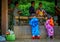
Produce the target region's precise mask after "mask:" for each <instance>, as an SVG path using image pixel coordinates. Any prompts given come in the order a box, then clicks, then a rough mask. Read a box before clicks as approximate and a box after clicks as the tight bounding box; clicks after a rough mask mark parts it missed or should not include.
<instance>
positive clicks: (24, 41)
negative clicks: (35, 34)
mask: <svg viewBox="0 0 60 42" xmlns="http://www.w3.org/2000/svg"><path fill="white" fill-rule="evenodd" d="M7 42H60V39H53V40H51V39H34V40H32V39H17V40H15V41H7Z"/></svg>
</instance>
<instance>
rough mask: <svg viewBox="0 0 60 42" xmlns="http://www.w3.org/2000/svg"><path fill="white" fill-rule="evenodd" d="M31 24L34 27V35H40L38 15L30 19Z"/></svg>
mask: <svg viewBox="0 0 60 42" xmlns="http://www.w3.org/2000/svg"><path fill="white" fill-rule="evenodd" d="M29 24H30V26H31V28H32V35H34V36H38V35H40V31H39V22H38V19H37V18H36V17H33V18H32V19H31V20H30V21H29Z"/></svg>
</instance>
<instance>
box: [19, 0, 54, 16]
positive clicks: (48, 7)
mask: <svg viewBox="0 0 60 42" xmlns="http://www.w3.org/2000/svg"><path fill="white" fill-rule="evenodd" d="M42 3H43V7H42V8H43V9H44V10H45V11H46V12H47V13H48V14H50V15H52V16H54V15H55V10H54V7H55V4H54V3H53V2H47V1H42ZM38 4H39V2H36V5H35V9H37V8H38ZM29 7H30V3H28V4H24V5H22V4H20V5H19V7H18V8H19V9H20V10H22V13H23V14H22V15H26V14H27V16H29Z"/></svg>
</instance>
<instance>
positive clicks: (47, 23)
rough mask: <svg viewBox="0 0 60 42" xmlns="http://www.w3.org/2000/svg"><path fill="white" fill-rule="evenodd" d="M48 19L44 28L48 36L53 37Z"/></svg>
mask: <svg viewBox="0 0 60 42" xmlns="http://www.w3.org/2000/svg"><path fill="white" fill-rule="evenodd" d="M49 22H50V19H48V20H47V21H46V23H45V27H46V29H47V33H48V36H49V37H50V36H53V35H54V29H53V26H51V25H50V23H49Z"/></svg>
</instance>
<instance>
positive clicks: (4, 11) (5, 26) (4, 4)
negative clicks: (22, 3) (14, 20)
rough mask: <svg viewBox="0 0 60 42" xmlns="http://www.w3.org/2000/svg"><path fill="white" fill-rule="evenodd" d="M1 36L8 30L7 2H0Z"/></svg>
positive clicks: (3, 0) (5, 0)
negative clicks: (0, 3)
mask: <svg viewBox="0 0 60 42" xmlns="http://www.w3.org/2000/svg"><path fill="white" fill-rule="evenodd" d="M1 28H2V34H5V33H6V30H7V29H8V0H2V21H1Z"/></svg>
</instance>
